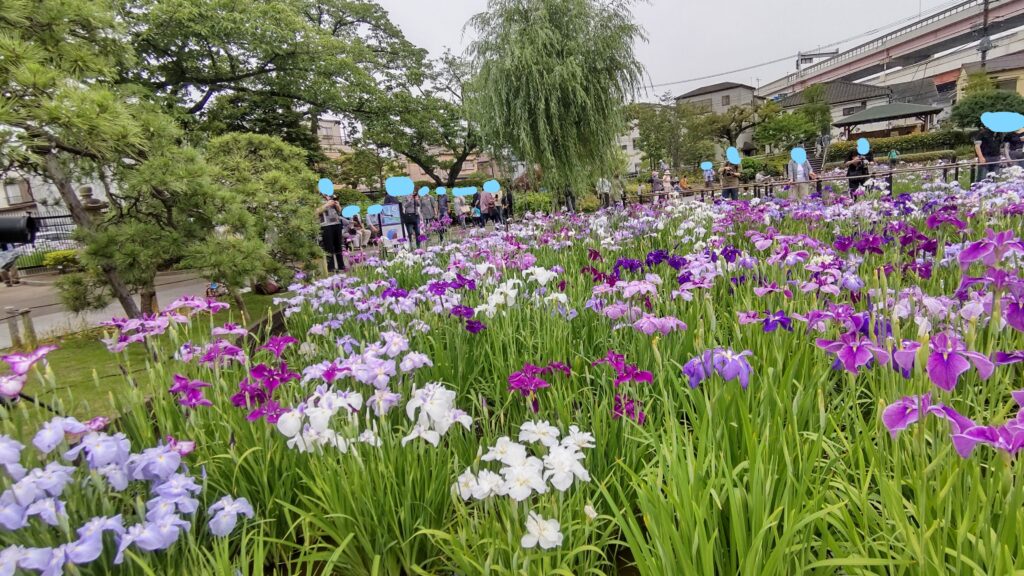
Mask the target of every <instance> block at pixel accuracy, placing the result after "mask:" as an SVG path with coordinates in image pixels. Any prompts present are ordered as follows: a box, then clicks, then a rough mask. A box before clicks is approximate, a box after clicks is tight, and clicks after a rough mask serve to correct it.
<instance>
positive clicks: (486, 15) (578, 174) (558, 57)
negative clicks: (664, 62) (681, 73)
mask: <svg viewBox="0 0 1024 576" xmlns="http://www.w3.org/2000/svg"><path fill="white" fill-rule="evenodd" d="M469 27H470V28H472V29H473V30H475V31H476V33H477V40H476V41H475V42H474V43H473V44H472V46H471V49H470V51H471V54H472V55H473V58H474V64H475V67H476V70H477V74H476V76H475V79H474V85H473V99H472V106H471V109H472V111H473V116H474V117H475V119H476V120H477V122H478V123H479V125H480V131H481V133H482V134H483V136H484V141H485V142H486V144H487V146H488V147H490V148H493V149H499V150H508V151H510V152H511V154H512V155H513V156H515V157H516V158H517V159H518V160H520V161H522V162H525V163H526V164H528V165H536V166H539V167H540V168H541V169H542V170H543V173H544V178H545V186H546V187H548V188H549V189H556V190H558V189H564V187H565V186H568V185H574V186H576V187H577V189H580V190H582V189H583V188H584V187H586V186H588V185H589V183H588V182H587V178H588V175H589V174H592V173H607V172H608V171H609V169H610V168H611V167H613V166H614V164H615V146H614V142H615V138H616V137H617V136H618V135H619V132H620V131H621V130H622V127H623V125H624V115H623V103H624V102H628V101H630V100H631V99H632V98H633V96H634V94H635V93H636V92H637V90H638V89H639V87H640V85H641V80H642V73H643V67H642V65H641V64H640V63H639V62H638V61H637V59H636V55H635V54H634V45H635V43H636V42H637V41H639V40H642V39H643V34H642V31H641V29H640V27H639V26H638V25H637V24H636V23H635V22H633V19H632V14H631V13H630V2H629V1H627V0H612V1H603V0H490V1H489V2H488V5H487V11H486V12H483V13H481V14H478V15H476V16H474V17H473V18H472V19H471V20H470V23H469Z"/></svg>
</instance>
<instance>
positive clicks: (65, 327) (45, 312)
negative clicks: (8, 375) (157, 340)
mask: <svg viewBox="0 0 1024 576" xmlns="http://www.w3.org/2000/svg"><path fill="white" fill-rule="evenodd" d="M23 279H24V280H27V282H26V283H23V284H22V285H20V286H14V287H10V288H9V287H6V286H3V285H2V284H0V318H6V317H7V313H5V312H4V311H3V309H4V308H5V307H7V306H13V307H15V308H17V309H19V310H21V309H23V308H29V309H31V310H32V321H33V323H34V324H35V327H36V332H37V333H38V335H39V337H40V338H45V337H47V336H56V335H61V334H68V333H71V332H77V331H80V330H85V329H87V328H91V327H94V326H97V325H99V323H100V322H103V321H106V320H110V319H111V318H114V317H118V316H124V315H125V313H124V309H122V308H121V304H120V303H118V301H117V300H114V301H112V302H111V304H110V305H109V306H107V307H106V308H104V309H103V310H94V311H91V312H85V313H83V314H74V313H72V312H68V311H67V310H65V309H64V306H63V305H62V304H61V303H60V298H59V297H58V294H57V288H56V287H55V286H54V284H53V283H54V282H55V281H56V280H57V276H56V275H49V274H47V275H39V276H30V277H28V278H23ZM156 286H157V302H158V303H159V304H160V305H161V306H166V305H167V304H170V303H171V301H172V300H174V299H175V298H178V297H179V296H184V295H186V294H192V295H202V294H204V293H205V292H206V286H207V282H206V281H205V280H203V279H202V278H199V277H198V276H196V275H195V274H193V273H191V272H168V273H164V274H160V275H159V276H157V281H156ZM136 301H138V297H136ZM10 345H11V334H10V331H9V330H8V329H7V326H6V323H3V325H0V350H2V349H4V348H7V347H9V346H10Z"/></svg>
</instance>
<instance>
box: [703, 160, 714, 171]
mask: <svg viewBox="0 0 1024 576" xmlns="http://www.w3.org/2000/svg"><path fill="white" fill-rule="evenodd" d="M714 167H715V165H714V164H712V163H711V162H708V161H707V160H705V161H704V162H701V163H700V169H701V170H712V169H713V168H714Z"/></svg>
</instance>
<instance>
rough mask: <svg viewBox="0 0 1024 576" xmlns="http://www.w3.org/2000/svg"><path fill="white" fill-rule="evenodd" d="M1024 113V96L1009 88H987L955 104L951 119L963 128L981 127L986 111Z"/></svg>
mask: <svg viewBox="0 0 1024 576" xmlns="http://www.w3.org/2000/svg"><path fill="white" fill-rule="evenodd" d="M995 111H1000V112H1018V113H1024V97H1021V95H1020V94H1017V93H1016V92H1010V91H1008V90H985V91H982V92H975V93H974V94H968V95H967V96H966V97H965V98H963V99H962V100H960V101H959V102H957V103H956V106H953V114H952V115H951V116H950V120H951V121H952V122H953V124H955V125H957V126H960V127H962V128H980V127H981V115H982V114H984V113H985V112H995Z"/></svg>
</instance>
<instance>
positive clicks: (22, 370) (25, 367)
mask: <svg viewBox="0 0 1024 576" xmlns="http://www.w3.org/2000/svg"><path fill="white" fill-rule="evenodd" d="M56 349H57V347H56V346H53V345H47V346H40V347H39V348H36V349H35V350H33V351H32V352H29V353H28V354H7V355H6V356H0V360H3V361H4V362H6V363H7V365H8V366H10V367H11V372H12V373H14V374H15V375H17V376H24V375H26V374H28V371H29V370H31V369H32V366H33V365H34V364H35V363H37V362H39V361H41V360H42V359H43V358H45V357H46V355H47V354H49V353H50V352H53V351H54V350H56Z"/></svg>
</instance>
